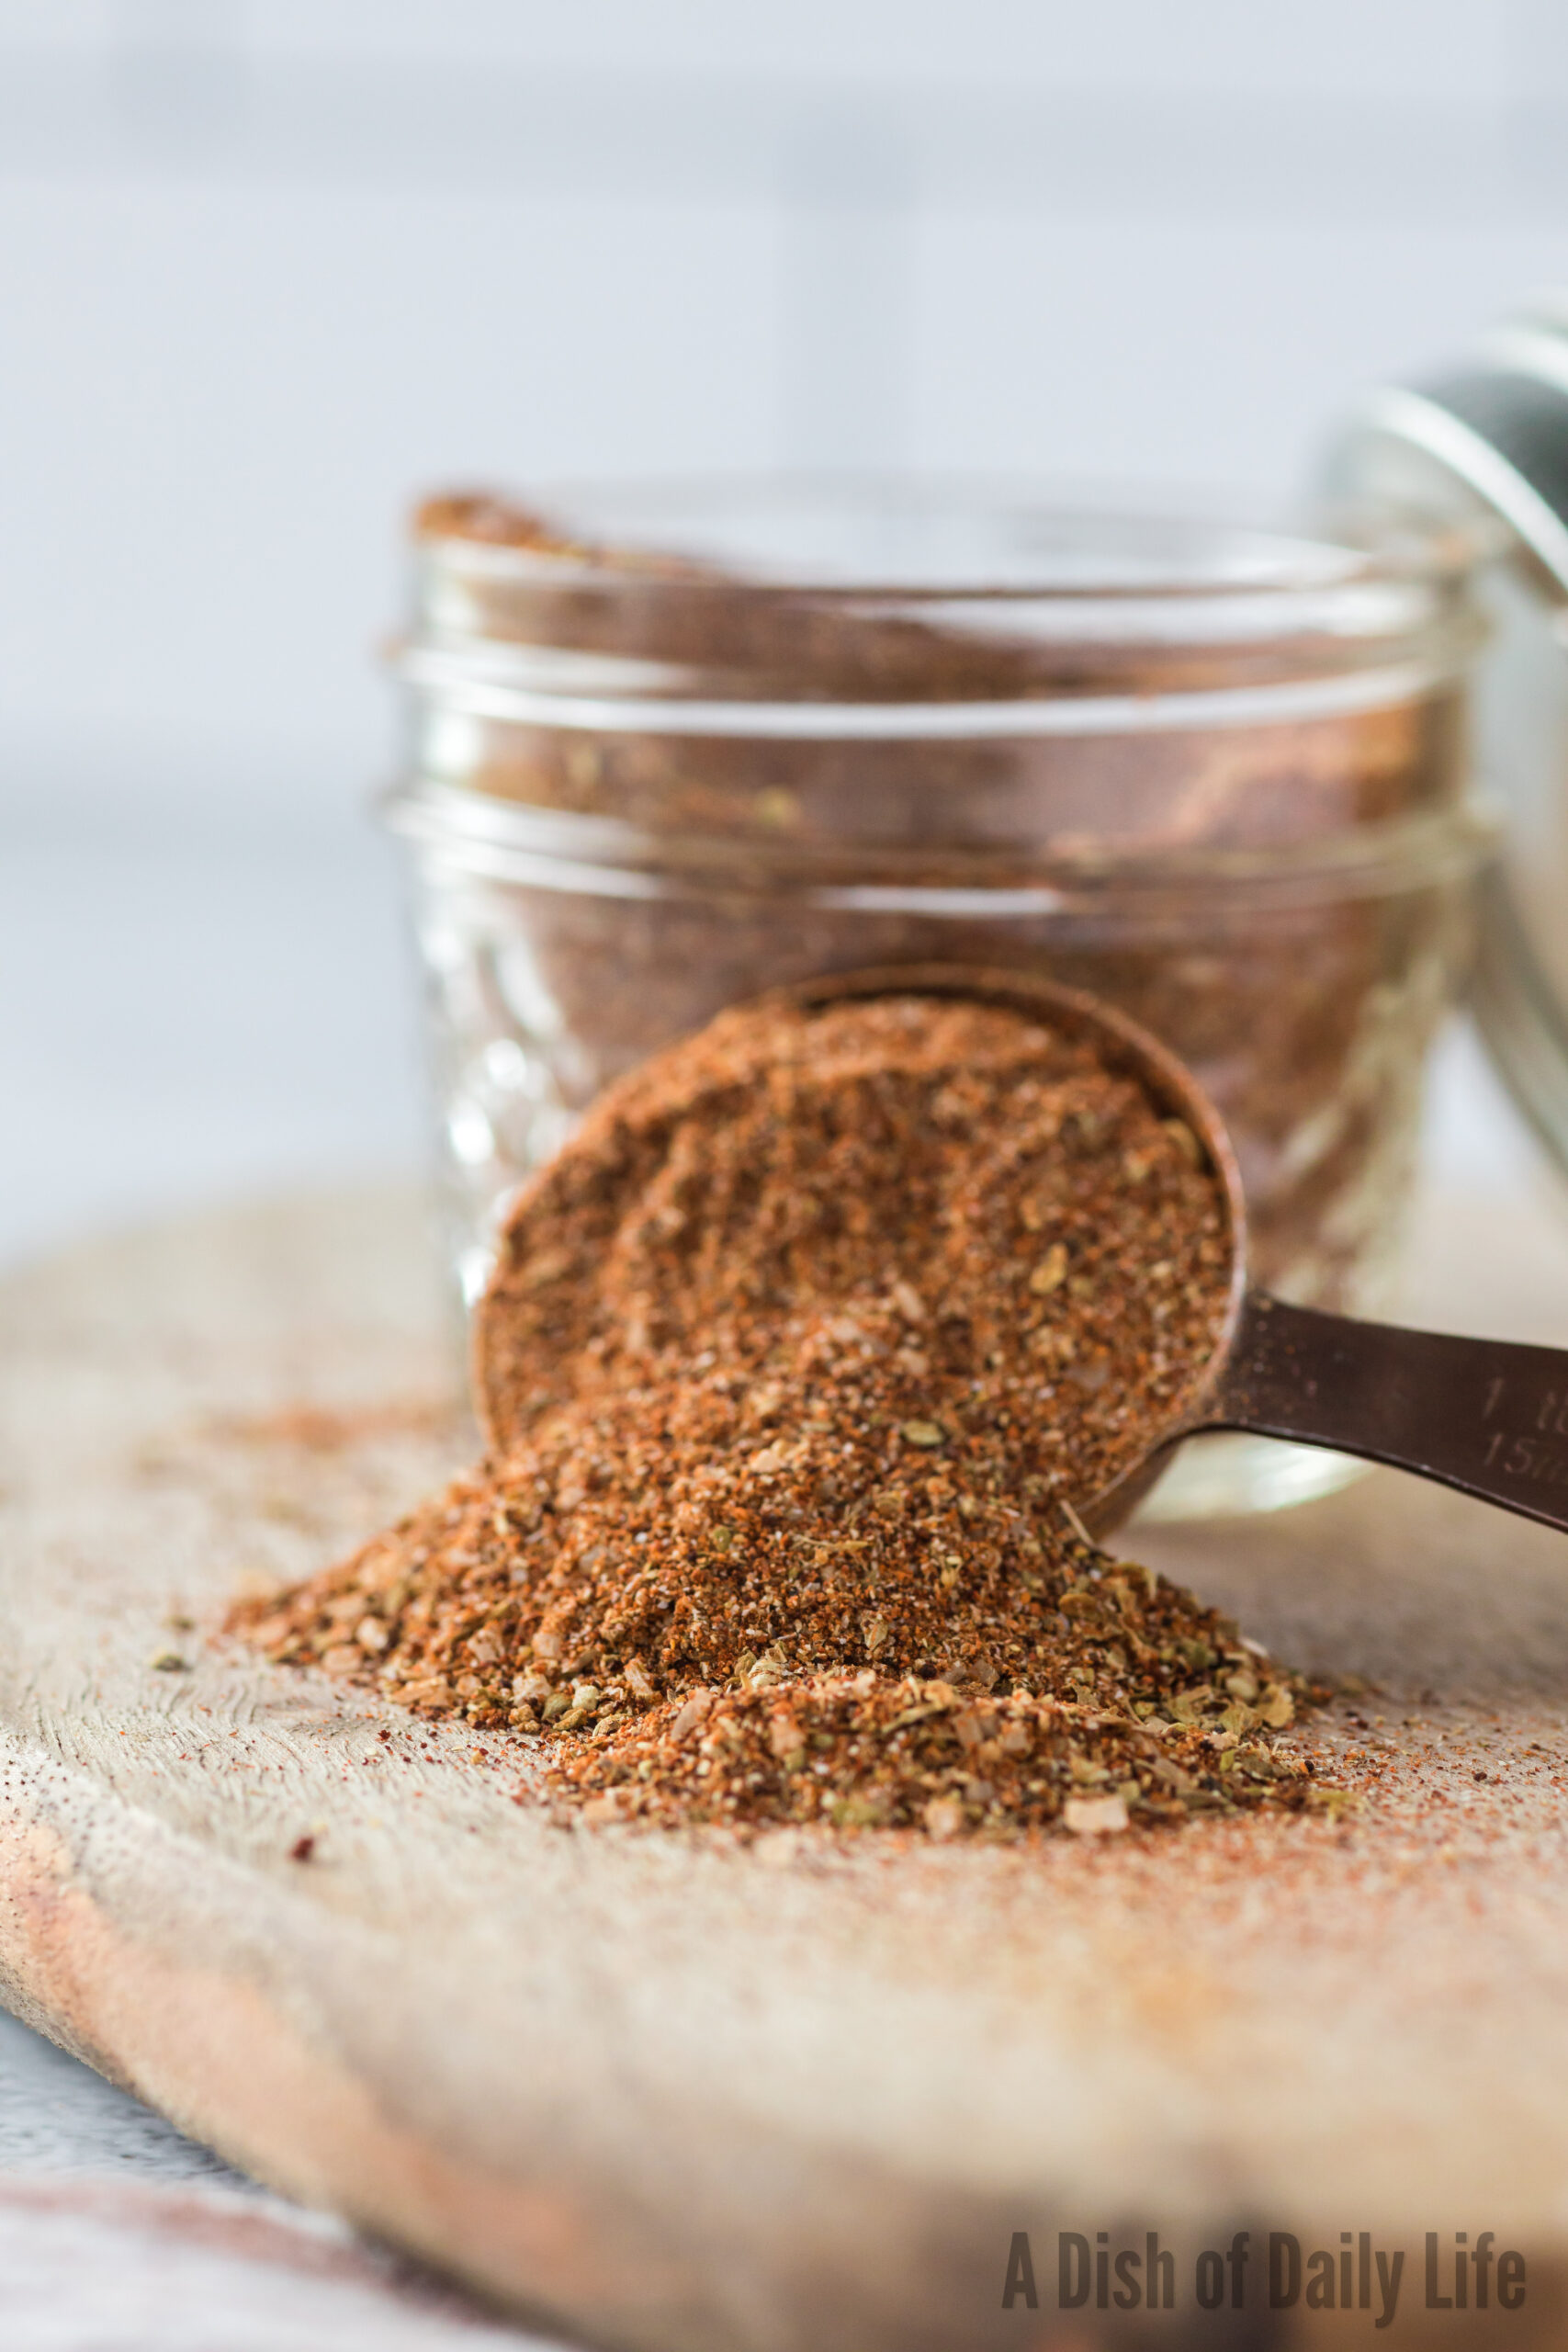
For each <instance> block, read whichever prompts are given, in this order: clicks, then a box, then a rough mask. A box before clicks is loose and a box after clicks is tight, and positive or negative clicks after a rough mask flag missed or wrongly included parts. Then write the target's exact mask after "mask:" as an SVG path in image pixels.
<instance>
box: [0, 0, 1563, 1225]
mask: <svg viewBox="0 0 1568 2352" xmlns="http://www.w3.org/2000/svg"><path fill="white" fill-rule="evenodd" d="M1551 282H1556V283H1558V284H1562V283H1564V282H1568V7H1565V6H1563V0H1318V5H1316V6H1314V7H1313V8H1312V9H1298V8H1291V9H1286V8H1283V7H1278V6H1258V0H1190V5H1189V6H1184V7H1180V8H1173V7H1172V6H1169V5H1168V0H1097V5H1096V6H1094V7H1093V8H1085V7H1083V6H1081V5H1079V4H1078V0H1073V5H1071V6H1068V5H1065V0H966V5H964V6H962V7H960V6H956V5H953V0H948V5H939V0H793V5H792V6H789V7H787V8H785V7H783V6H773V5H768V0H664V5H663V6H649V0H575V5H574V6H571V7H570V8H563V7H561V6H550V7H546V6H543V5H542V0H249V5H242V0H0V347H3V351H4V364H3V366H0V484H3V485H4V488H3V498H0V1007H3V1012H0V1101H3V1102H4V1103H5V1104H6V1110H7V1125H6V1133H7V1135H8V1136H9V1137H10V1139H11V1141H10V1148H9V1149H8V1150H7V1152H6V1159H5V1163H4V1175H3V1177H0V1252H9V1253H14V1252H16V1251H17V1250H31V1249H34V1248H38V1247H39V1246H42V1245H44V1244H46V1243H49V1242H51V1241H53V1240H55V1239H57V1238H61V1237H63V1236H65V1235H68V1234H69V1233H71V1232H73V1231H75V1230H78V1229H81V1228H84V1227H87V1226H91V1225H95V1224H97V1223H100V1222H104V1221H116V1222H118V1221H123V1220H126V1219H129V1218H131V1217H134V1216H141V1215H143V1214H145V1213H147V1212H148V1211H150V1210H152V1209H155V1208H159V1207H163V1206H165V1205H175V1204H179V1203H183V1202H185V1201H187V1200H193V1199H197V1198H200V1197H203V1196H207V1195H209V1194H211V1193H214V1192H218V1191H227V1192H236V1191H255V1190H259V1189H262V1188H264V1187H265V1186H268V1185H271V1184H274V1183H277V1182H286V1181H298V1180H302V1179H303V1180H312V1179H317V1178H331V1177H335V1176H338V1175H342V1174H348V1173H352V1172H356V1171H359V1170H366V1169H369V1168H382V1169H385V1168H389V1167H392V1166H406V1167H412V1166H413V1165H415V1164H416V1163H417V1161H418V1159H419V1156H420V1134H421V1101H420V1093H419V1076H418V1066H417V1054H416V1047H415V1040H414V1032H413V1001H412V982H411V980H410V978H409V975H408V973H407V970H406V968H405V965H404V960H403V956H402V951H401V941H400V933H399V929H398V910H397V902H396V887H395V878H394V875H393V872H392V867H391V863H390V857H389V853H387V852H386V851H385V850H383V848H382V847H381V846H380V844H379V843H378V840H377V838H376V835H375V832H374V829H373V827H372V826H371V824H370V822H369V820H367V816H366V813H365V812H366V808H367V802H368V799H369V797H370V795H371V793H372V791H373V788H374V787H375V786H376V785H377V784H378V782H379V781H380V780H381V779H382V778H383V777H384V776H385V775H386V773H387V769H388V763H389V748H388V747H389V727H388V709H387V704H388V700H389V697H388V695H387V691H386V689H385V687H384V686H383V684H381V682H380V681H379V680H378V676H377V674H376V671H375V666H374V645H375V641H376V639H377V637H378V633H379V632H381V631H383V630H384V629H385V628H388V627H389V625H390V624H391V623H392V622H393V621H394V619H395V617H396V613H397V607H398V603H399V594H400V582H399V566H400V553H399V534H400V518H401V516H402V515H403V513H404V511H405V509H406V507H407V505H408V503H409V501H410V499H411V496H412V493H413V492H415V491H416V490H418V489H420V488H421V487H423V486H427V485H430V484H432V483H435V482H448V481H476V480H479V481H482V480H486V479H492V478H501V479H502V480H512V481H519V480H521V481H529V480H536V479H539V478H547V477H549V476H551V475H557V474H563V473H567V474H570V473H582V472H617V471H626V470H650V469H652V470H657V469H668V468H675V467H693V466H725V467H730V466H736V467H739V466H759V465H761V466H768V465H773V464H775V463H779V462H808V463H827V464H833V463H839V462H853V461H856V460H863V459H872V460H874V461H877V462H894V463H901V462H908V463H912V464H932V465H942V466H954V467H976V466H978V467H986V468H1001V469H1023V470H1028V471H1033V472H1042V473H1045V474H1048V475H1052V476H1055V477H1058V478H1060V479H1063V480H1065V481H1073V480H1074V479H1081V478H1083V477H1094V478H1099V479H1104V478H1107V477H1112V478H1116V479H1120V480H1122V481H1149V482H1151V483H1158V484H1164V483H1170V482H1175V483H1191V484H1199V485H1201V484H1210V483H1212V484H1214V485H1216V486H1224V485H1234V486H1236V487H1239V488H1241V489H1242V490H1249V491H1254V492H1261V493H1263V494H1264V495H1265V496H1266V497H1269V496H1271V497H1283V496H1285V495H1287V494H1288V493H1289V492H1290V490H1291V488H1292V484H1293V483H1294V482H1295V481H1297V480H1299V478H1300V476H1301V473H1302V470H1303V467H1304V466H1305V464H1306V463H1307V461H1308V458H1309V456H1310V453H1311V450H1312V447H1313V445H1314V441H1315V440H1316V438H1317V437H1318V435H1320V434H1321V433H1322V431H1323V429H1324V427H1325V424H1326V423H1327V422H1328V421H1329V420H1331V419H1332V417H1333V416H1334V415H1335V413H1337V410H1338V409H1340V408H1341V407H1342V405H1343V404H1344V402H1345V401H1346V400H1347V398H1348V396H1349V395H1350V394H1351V393H1353V392H1354V391H1355V390H1356V389H1357V388H1358V387H1359V386H1360V385H1362V384H1363V383H1365V382H1366V381H1368V380H1369V379H1377V378H1380V377H1382V376H1383V375H1385V374H1387V373H1389V372H1391V371H1393V372H1397V371H1398V370H1400V369H1402V368H1406V367H1409V366H1411V365H1413V364H1418V363H1421V362H1423V361H1427V360H1429V359H1431V358H1433V357H1437V356H1442V355H1444V354H1445V353H1446V352H1449V351H1451V350H1452V349H1454V348H1455V347H1456V346H1457V345H1462V344H1463V342H1464V341H1465V340H1466V339H1467V338H1468V337H1469V336H1470V335H1471V334H1472V333H1473V332H1474V331H1475V329H1476V328H1477V327H1479V326H1481V325H1483V323H1485V322H1487V320H1488V319H1489V318H1491V317H1492V316H1493V315H1494V314H1495V313H1496V312H1497V311H1499V310H1500V309H1502V308H1505V307H1506V306H1507V305H1508V304H1509V303H1510V302H1511V301H1512V300H1514V299H1516V298H1517V296H1518V295H1519V294H1520V293H1521V292H1524V291H1526V290H1529V289H1531V288H1537V287H1539V286H1540V285H1541V284H1543V283H1551ZM1437 1148H1438V1153H1439V1156H1446V1159H1447V1160H1448V1161H1449V1162H1450V1163H1451V1165H1452V1166H1453V1168H1454V1169H1455V1170H1457V1171H1458V1172H1459V1173H1461V1175H1470V1176H1477V1175H1495V1174H1496V1173H1497V1172H1498V1171H1499V1170H1502V1169H1504V1168H1505V1166H1506V1165H1510V1164H1512V1162H1511V1155H1513V1154H1515V1153H1516V1152H1517V1149H1518V1148H1519V1147H1518V1145H1517V1136H1516V1131H1515V1130H1514V1129H1513V1128H1512V1126H1511V1125H1510V1124H1509V1122H1508V1119H1507V1115H1506V1114H1505V1113H1504V1112H1503V1111H1502V1109H1501V1107H1500V1105H1499V1104H1498V1103H1497V1101H1496V1098H1495V1096H1494V1095H1493V1094H1492V1093H1490V1092H1489V1091H1488V1089H1487V1086H1486V1084H1485V1081H1484V1080H1483V1077H1482V1076H1481V1075H1480V1074H1479V1068H1478V1065H1477V1064H1476V1063H1475V1062H1474V1061H1473V1059H1472V1057H1468V1056H1467V1054H1466V1052H1465V1050H1464V1048H1463V1047H1462V1046H1461V1047H1460V1048H1458V1049H1457V1050H1456V1052H1455V1053H1454V1054H1452V1055H1450V1061H1449V1065H1448V1069H1447V1073H1446V1076H1445V1080H1444V1083H1443V1086H1442V1089H1441V1090H1440V1100H1439V1108H1438V1121H1437Z"/></svg>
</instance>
